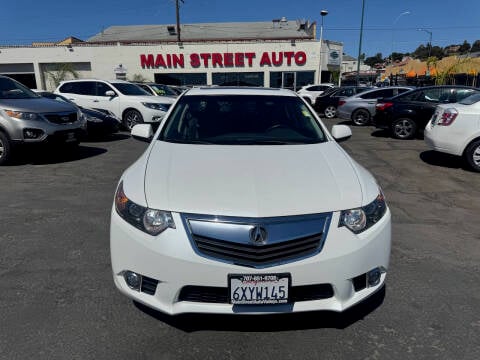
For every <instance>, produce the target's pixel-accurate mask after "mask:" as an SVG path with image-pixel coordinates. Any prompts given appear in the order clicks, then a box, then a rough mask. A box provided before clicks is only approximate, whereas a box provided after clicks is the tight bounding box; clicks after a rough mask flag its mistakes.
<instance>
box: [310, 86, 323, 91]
mask: <svg viewBox="0 0 480 360" xmlns="http://www.w3.org/2000/svg"><path fill="white" fill-rule="evenodd" d="M307 90H308V91H322V89H321V87H320V86H310V87H309V88H308V89H307Z"/></svg>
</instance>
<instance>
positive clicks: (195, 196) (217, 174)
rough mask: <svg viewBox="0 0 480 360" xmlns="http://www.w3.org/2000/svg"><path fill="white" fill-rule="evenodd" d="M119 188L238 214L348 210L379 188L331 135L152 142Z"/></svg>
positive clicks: (162, 202) (138, 198) (165, 206)
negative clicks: (263, 142)
mask: <svg viewBox="0 0 480 360" xmlns="http://www.w3.org/2000/svg"><path fill="white" fill-rule="evenodd" d="M142 188H144V197H143V198H142V194H141V189H142ZM124 190H125V194H126V195H127V196H128V197H130V198H131V199H132V200H133V201H135V202H138V203H139V204H142V205H144V206H148V207H150V208H155V209H160V210H170V211H175V212H188V213H197V214H211V215H224V216H239V217H271V216H288V215H300V214H314V213H323V212H330V211H335V210H342V209H349V208H355V207H359V206H362V205H364V204H365V202H364V201H363V198H364V197H369V198H370V199H369V200H370V201H371V200H373V198H375V196H376V195H377V194H378V186H377V185H376V183H375V180H374V179H373V177H372V176H371V175H370V174H369V173H368V172H367V171H366V170H364V169H363V168H361V167H360V166H359V165H357V164H356V163H355V162H354V161H353V160H351V159H350V158H349V157H348V155H347V154H346V153H345V152H344V151H343V150H342V149H341V147H340V146H339V145H338V144H337V143H335V142H333V141H329V142H325V143H321V144H313V145H278V146H242V145H238V146H220V145H219V146H217V145H185V144H172V143H167V142H162V141H156V142H155V143H154V144H152V145H151V148H150V152H148V151H147V152H146V153H145V154H144V156H143V157H142V158H140V159H139V160H138V161H137V162H136V163H135V164H134V165H133V166H132V168H130V169H129V171H127V172H126V174H125V175H124Z"/></svg>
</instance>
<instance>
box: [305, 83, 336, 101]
mask: <svg viewBox="0 0 480 360" xmlns="http://www.w3.org/2000/svg"><path fill="white" fill-rule="evenodd" d="M334 86H335V85H334V84H332V83H325V84H317V85H306V86H303V87H302V88H301V89H300V90H298V91H297V94H299V95H300V96H301V97H302V98H304V99H305V100H307V102H308V103H309V104H310V105H313V104H315V100H316V99H317V97H318V96H319V95H321V94H323V92H324V91H325V90H328V89H331V88H333V87H334Z"/></svg>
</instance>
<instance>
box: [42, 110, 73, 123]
mask: <svg viewBox="0 0 480 360" xmlns="http://www.w3.org/2000/svg"><path fill="white" fill-rule="evenodd" d="M44 116H45V118H46V119H47V120H48V121H49V122H51V123H54V124H71V123H74V122H75V121H77V113H76V112H72V113H59V114H45V115H44Z"/></svg>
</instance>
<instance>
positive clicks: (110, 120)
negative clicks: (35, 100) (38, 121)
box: [36, 91, 121, 137]
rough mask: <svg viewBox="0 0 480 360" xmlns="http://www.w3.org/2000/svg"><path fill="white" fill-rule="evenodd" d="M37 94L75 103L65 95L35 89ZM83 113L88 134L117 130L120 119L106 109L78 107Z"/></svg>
mask: <svg viewBox="0 0 480 360" xmlns="http://www.w3.org/2000/svg"><path fill="white" fill-rule="evenodd" d="M36 93H37V94H39V95H41V96H43V97H45V98H48V99H53V100H57V101H62V102H66V103H69V104H72V105H74V106H75V107H77V105H76V104H75V103H74V102H73V101H70V100H68V99H67V98H66V97H65V96H62V95H59V94H54V93H52V92H49V91H36ZM78 108H79V109H80V111H81V112H82V114H83V117H84V118H85V119H86V120H87V134H88V136H93V137H95V136H101V135H108V134H113V133H116V132H118V131H119V129H120V125H121V120H120V119H119V118H117V117H116V116H115V115H114V114H113V113H112V112H110V111H108V110H104V111H100V110H93V109H85V108H82V107H78Z"/></svg>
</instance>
